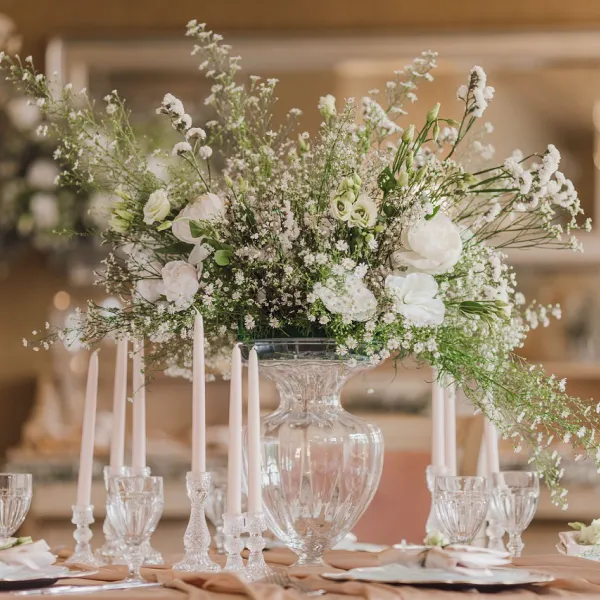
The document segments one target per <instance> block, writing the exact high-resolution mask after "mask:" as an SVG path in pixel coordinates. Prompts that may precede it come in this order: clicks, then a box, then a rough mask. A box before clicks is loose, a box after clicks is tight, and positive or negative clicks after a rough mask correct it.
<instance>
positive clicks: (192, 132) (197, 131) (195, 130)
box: [185, 127, 206, 140]
mask: <svg viewBox="0 0 600 600" xmlns="http://www.w3.org/2000/svg"><path fill="white" fill-rule="evenodd" d="M185 137H186V138H187V139H188V140H204V139H206V131H204V129H202V127H192V128H191V129H188V131H187V133H186V134H185Z"/></svg>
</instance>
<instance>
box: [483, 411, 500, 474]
mask: <svg viewBox="0 0 600 600" xmlns="http://www.w3.org/2000/svg"><path fill="white" fill-rule="evenodd" d="M483 440H484V444H485V462H486V470H487V475H491V474H492V473H499V472H500V456H499V453H498V432H497V430H496V427H494V424H493V423H492V422H491V421H490V420H489V419H488V418H485V419H484V421H483Z"/></svg>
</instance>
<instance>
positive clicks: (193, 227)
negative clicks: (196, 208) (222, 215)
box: [190, 221, 206, 238]
mask: <svg viewBox="0 0 600 600" xmlns="http://www.w3.org/2000/svg"><path fill="white" fill-rule="evenodd" d="M190 233H191V234H192V237H194V238H200V237H202V236H203V235H205V233H206V228H205V227H202V225H200V223H198V221H190Z"/></svg>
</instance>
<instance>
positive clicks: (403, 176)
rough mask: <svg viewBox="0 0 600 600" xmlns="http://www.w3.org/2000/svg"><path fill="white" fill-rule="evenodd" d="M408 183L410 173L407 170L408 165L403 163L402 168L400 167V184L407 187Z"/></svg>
mask: <svg viewBox="0 0 600 600" xmlns="http://www.w3.org/2000/svg"><path fill="white" fill-rule="evenodd" d="M407 185H408V173H407V171H406V167H405V166H404V165H402V168H401V169H400V173H399V175H398V186H399V187H406V186H407Z"/></svg>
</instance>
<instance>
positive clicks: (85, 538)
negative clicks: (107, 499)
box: [65, 504, 103, 568]
mask: <svg viewBox="0 0 600 600" xmlns="http://www.w3.org/2000/svg"><path fill="white" fill-rule="evenodd" d="M71 522H72V523H73V524H74V525H75V526H76V529H75V531H74V532H73V537H74V538H75V542H76V543H75V551H74V552H73V554H72V555H71V556H70V557H69V558H68V559H67V560H66V561H65V564H66V565H85V566H87V567H94V568H95V567H101V566H102V564H103V563H102V562H101V561H100V560H98V558H96V557H95V556H94V554H93V553H92V547H91V545H90V541H91V539H92V536H93V533H92V530H91V529H90V525H91V524H92V523H93V522H94V507H93V506H92V505H91V504H88V505H87V506H73V519H72V520H71Z"/></svg>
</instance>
